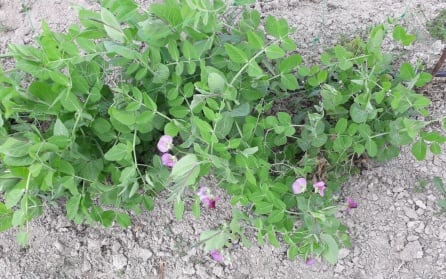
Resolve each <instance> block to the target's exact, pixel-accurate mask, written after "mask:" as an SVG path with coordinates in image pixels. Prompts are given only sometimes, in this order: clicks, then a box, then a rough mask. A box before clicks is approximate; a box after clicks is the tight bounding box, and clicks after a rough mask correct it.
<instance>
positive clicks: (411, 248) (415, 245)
mask: <svg viewBox="0 0 446 279" xmlns="http://www.w3.org/2000/svg"><path fill="white" fill-rule="evenodd" d="M422 257H423V248H422V247H421V244H420V242H419V241H418V240H416V241H412V242H409V243H408V244H407V245H406V247H404V249H403V251H401V252H400V255H399V258H400V259H401V260H403V261H406V262H410V261H413V260H415V259H421V258H422Z"/></svg>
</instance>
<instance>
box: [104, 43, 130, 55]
mask: <svg viewBox="0 0 446 279" xmlns="http://www.w3.org/2000/svg"><path fill="white" fill-rule="evenodd" d="M104 47H105V49H106V50H107V51H108V52H111V53H113V52H114V53H116V54H118V55H121V56H122V57H124V58H127V59H135V58H136V57H137V53H136V52H135V51H134V50H133V49H131V48H128V47H125V46H122V45H118V44H116V43H114V42H111V41H105V42H104Z"/></svg>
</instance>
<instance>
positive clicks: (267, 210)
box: [255, 201, 273, 214]
mask: <svg viewBox="0 0 446 279" xmlns="http://www.w3.org/2000/svg"><path fill="white" fill-rule="evenodd" d="M272 210H273V205H272V204H271V203H270V202H263V201H259V202H256V203H255V213H257V214H271V212H272Z"/></svg>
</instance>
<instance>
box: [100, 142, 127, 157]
mask: <svg viewBox="0 0 446 279" xmlns="http://www.w3.org/2000/svg"><path fill="white" fill-rule="evenodd" d="M128 152H129V150H128V147H127V145H125V144H123V143H118V144H116V145H115V146H113V147H112V148H110V150H108V151H107V153H105V154H104V158H105V160H107V161H120V160H123V159H124V158H125V157H126V156H127V154H128Z"/></svg>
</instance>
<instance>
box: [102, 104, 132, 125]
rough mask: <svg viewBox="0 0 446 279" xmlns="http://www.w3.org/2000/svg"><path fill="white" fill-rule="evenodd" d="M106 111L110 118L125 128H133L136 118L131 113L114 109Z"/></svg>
mask: <svg viewBox="0 0 446 279" xmlns="http://www.w3.org/2000/svg"><path fill="white" fill-rule="evenodd" d="M108 111H109V114H110V116H111V117H113V118H114V119H116V120H117V121H119V122H121V123H122V124H124V125H126V126H129V127H130V126H133V125H134V124H135V122H136V116H135V113H134V112H133V111H126V110H119V109H117V108H114V107H112V108H110V109H109V110H108Z"/></svg>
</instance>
